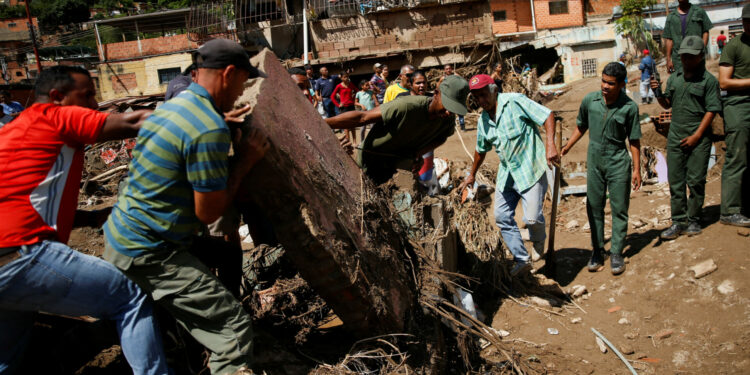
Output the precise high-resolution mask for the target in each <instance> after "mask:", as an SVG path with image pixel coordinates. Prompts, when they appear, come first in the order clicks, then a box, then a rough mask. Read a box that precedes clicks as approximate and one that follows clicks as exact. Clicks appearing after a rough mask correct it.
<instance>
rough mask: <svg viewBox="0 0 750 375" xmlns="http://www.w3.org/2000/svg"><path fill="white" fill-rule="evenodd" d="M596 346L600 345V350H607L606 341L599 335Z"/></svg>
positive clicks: (604, 351)
mask: <svg viewBox="0 0 750 375" xmlns="http://www.w3.org/2000/svg"><path fill="white" fill-rule="evenodd" d="M596 346H597V347H599V350H600V351H601V352H602V353H606V352H607V345H606V344H604V341H602V339H600V338H599V337H596Z"/></svg>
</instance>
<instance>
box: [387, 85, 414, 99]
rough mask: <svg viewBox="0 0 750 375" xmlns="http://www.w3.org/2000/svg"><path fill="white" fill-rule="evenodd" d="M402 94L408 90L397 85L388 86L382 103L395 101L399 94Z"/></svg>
mask: <svg viewBox="0 0 750 375" xmlns="http://www.w3.org/2000/svg"><path fill="white" fill-rule="evenodd" d="M404 92H409V90H408V89H405V88H403V87H401V85H399V84H398V83H394V84H392V85H390V86H388V88H387V89H386V90H385V97H384V98H383V103H388V102H390V101H391V100H393V99H396V96H398V94H401V93H404Z"/></svg>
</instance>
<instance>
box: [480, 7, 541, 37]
mask: <svg viewBox="0 0 750 375" xmlns="http://www.w3.org/2000/svg"><path fill="white" fill-rule="evenodd" d="M490 10H491V11H492V12H498V11H505V19H506V20H505V21H494V18H493V22H492V32H493V33H495V34H514V33H520V32H526V31H534V24H533V22H532V20H531V2H530V1H528V0H490Z"/></svg>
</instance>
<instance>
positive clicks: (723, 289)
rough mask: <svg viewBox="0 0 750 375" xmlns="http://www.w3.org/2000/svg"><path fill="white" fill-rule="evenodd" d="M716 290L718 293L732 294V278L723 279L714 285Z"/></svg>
mask: <svg viewBox="0 0 750 375" xmlns="http://www.w3.org/2000/svg"><path fill="white" fill-rule="evenodd" d="M716 290H718V291H719V293H721V294H723V295H727V294H732V293H734V291H735V289H734V283H733V282H732V280H724V281H722V282H721V284H719V286H717V287H716Z"/></svg>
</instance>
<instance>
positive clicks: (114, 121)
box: [96, 109, 153, 142]
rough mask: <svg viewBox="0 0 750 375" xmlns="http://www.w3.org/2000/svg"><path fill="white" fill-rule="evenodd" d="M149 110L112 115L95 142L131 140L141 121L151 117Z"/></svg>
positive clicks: (105, 122)
mask: <svg viewBox="0 0 750 375" xmlns="http://www.w3.org/2000/svg"><path fill="white" fill-rule="evenodd" d="M151 112H153V111H150V110H146V109H144V110H140V111H133V112H130V113H122V114H112V115H109V116H108V117H107V119H106V120H105V121H104V126H103V127H102V132H101V133H99V137H98V138H97V139H96V141H97V142H104V141H111V140H113V139H125V138H133V137H135V136H136V135H138V130H140V129H141V124H142V123H143V121H144V120H145V119H146V118H148V116H151Z"/></svg>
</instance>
